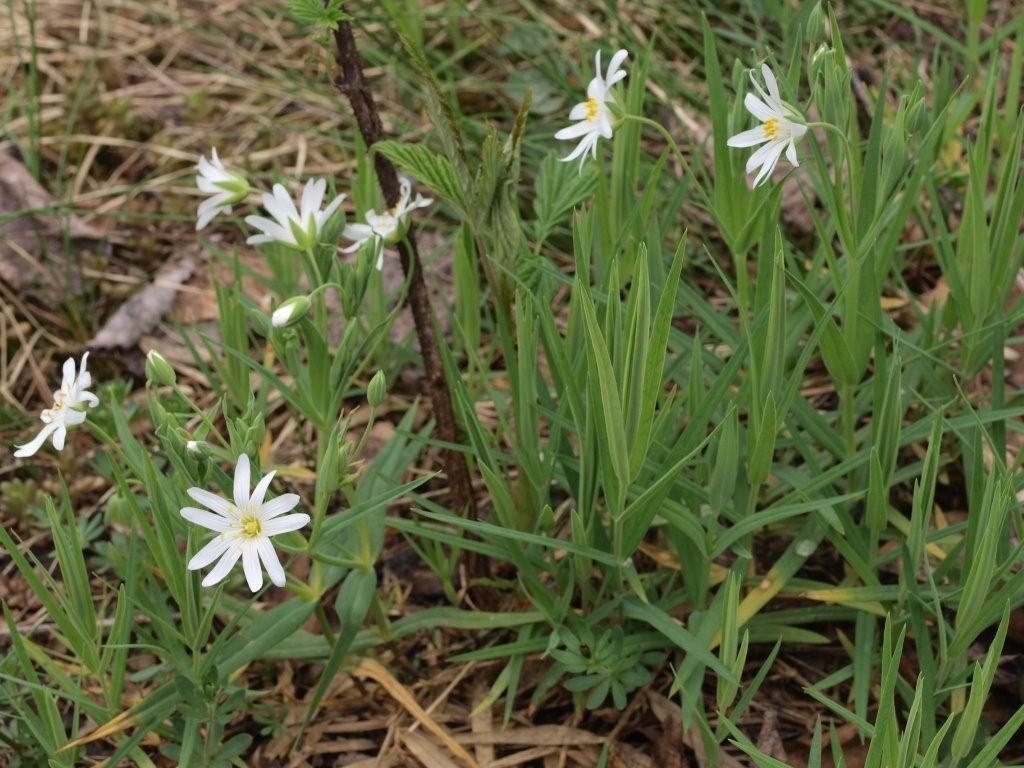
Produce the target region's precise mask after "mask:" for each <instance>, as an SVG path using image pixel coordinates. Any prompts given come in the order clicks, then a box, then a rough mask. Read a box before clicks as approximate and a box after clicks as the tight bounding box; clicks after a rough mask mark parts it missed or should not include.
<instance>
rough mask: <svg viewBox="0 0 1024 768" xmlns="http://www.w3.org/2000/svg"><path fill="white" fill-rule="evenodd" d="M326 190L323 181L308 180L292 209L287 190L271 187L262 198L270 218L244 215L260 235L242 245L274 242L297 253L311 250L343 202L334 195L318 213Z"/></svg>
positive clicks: (252, 237)
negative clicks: (297, 204) (272, 190)
mask: <svg viewBox="0 0 1024 768" xmlns="http://www.w3.org/2000/svg"><path fill="white" fill-rule="evenodd" d="M326 191H327V182H326V181H324V180H323V179H310V180H309V181H307V182H306V186H305V187H303V189H302V198H301V200H300V201H299V208H298V210H296V208H295V203H294V202H293V201H292V198H291V195H289V194H288V191H287V190H286V189H285V188H284V187H283V186H281V185H280V184H275V185H274V193H273V194H265V195H263V207H264V208H265V209H266V211H267V213H269V214H270V215H271V216H273V219H268V218H266V217H264V216H246V217H245V223H246V224H248V225H249V226H251V227H254V228H256V229H258V230H259V231H260V233H259V234H258V235H252V236H251V237H249V239H247V240H246V241H245V242H247V243H249V245H259V244H260V243H273V242H277V243H281V244H282V245H287V246H288V247H290V248H296V249H298V250H300V251H304V250H307V249H310V248H313V247H314V246H315V245H316V244H317V235H318V234H319V233H320V230H322V229H323V227H324V224H326V223H327V220H328V219H330V218H331V216H332V215H333V214H334V212H335V211H336V210H338V206H339V205H341V203H342V201H343V200H344V199H345V195H338V196H337V197H336V198H334V199H333V200H332V201H331V202H330V205H328V206H327V207H326V208H324V209H323V210H321V209H320V206H321V205H322V204H323V202H324V193H325V192H326Z"/></svg>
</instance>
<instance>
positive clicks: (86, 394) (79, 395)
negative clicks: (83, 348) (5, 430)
mask: <svg viewBox="0 0 1024 768" xmlns="http://www.w3.org/2000/svg"><path fill="white" fill-rule="evenodd" d="M88 359H89V353H88V352H86V353H85V354H84V355H82V365H81V368H80V369H79V370H78V372H77V374H76V372H75V359H74V358H73V357H69V358H68V359H67V360H65V361H64V369H63V374H64V376H63V379H62V380H61V383H60V389H59V390H57V391H56V392H54V393H53V406H52V407H51V408H47V409H46V410H44V411H43V412H42V413H41V414H40V415H39V418H40V419H41V420H42V422H43V424H44V425H45V426H44V427H43V428H42V429H41V430H39V434H38V435H36V436H35V439H34V440H32V441H31V442H28V443H25V445H19V446H17V450H16V451H15V452H14V455H15V456H16V457H17V458H19V459H24V458H26V457H28V456H33V455H35V453H36V451H38V450H39V449H40V448H42V446H43V443H45V442H46V438H48V437H50V435H53V447H54V448H56V449H57V450H58V451H60V450H63V449H64V439H65V438H66V437H67V433H68V427H73V426H75V425H76V424H81V423H82V422H83V421H85V410H86V407H88V408H93V407H95V406H96V405H97V404H98V403H99V398H98V397H96V395H94V394H93V393H92V392H90V391H89V387H90V386H92V374H91V373H89V371H87V370H86V367H85V366H86V361H87V360H88Z"/></svg>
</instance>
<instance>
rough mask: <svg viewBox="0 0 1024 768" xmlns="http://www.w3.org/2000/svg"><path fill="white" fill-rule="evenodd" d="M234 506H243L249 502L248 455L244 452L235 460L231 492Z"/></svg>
mask: <svg viewBox="0 0 1024 768" xmlns="http://www.w3.org/2000/svg"><path fill="white" fill-rule="evenodd" d="M232 496H234V499H235V506H236V507H244V506H245V505H246V504H248V503H249V457H248V456H246V455H245V454H244V453H243V454H242V455H241V456H239V457H238V461H237V462H235V483H234V492H233V494H232Z"/></svg>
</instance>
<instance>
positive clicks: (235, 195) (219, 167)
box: [196, 148, 249, 232]
mask: <svg viewBox="0 0 1024 768" xmlns="http://www.w3.org/2000/svg"><path fill="white" fill-rule="evenodd" d="M196 169H197V170H198V171H199V175H198V176H197V177H196V186H197V187H199V191H200V192H202V193H204V194H206V195H209V197H207V198H206V199H205V200H204V201H203V202H202V203H200V204H199V210H198V211H197V212H196V216H197V218H196V231H197V232H198V231H199V230H200V229H202V228H203V227H205V226H206V225H207V224H209V223H210V222H211V221H213V218H214V216H216V215H217V214H218V213H231V206H232V205H234V204H235V203H239V202H241V201H242V200H244V199H245V198H246V197H247V196H248V194H249V182H247V181H246V180H245V177H243V176H242V175H241V174H239V173H235V172H234V171H229V170H228V169H227V168H225V167H224V164H223V163H222V162H221V161H220V158H219V157H217V149H216V148H213V149H211V151H210V159H209V160H207V159H206V157H205V156H203V157H200V158H199V165H197V166H196Z"/></svg>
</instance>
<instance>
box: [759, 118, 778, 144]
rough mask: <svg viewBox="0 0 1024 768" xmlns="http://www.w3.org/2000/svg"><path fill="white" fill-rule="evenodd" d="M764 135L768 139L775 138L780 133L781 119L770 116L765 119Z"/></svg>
mask: <svg viewBox="0 0 1024 768" xmlns="http://www.w3.org/2000/svg"><path fill="white" fill-rule="evenodd" d="M762 127H763V128H764V135H765V137H766V138H768V139H775V138H776V137H777V136H778V135H779V119H778V118H777V117H770V118H768V119H767V120H765V121H764V125H763V126H762Z"/></svg>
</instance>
